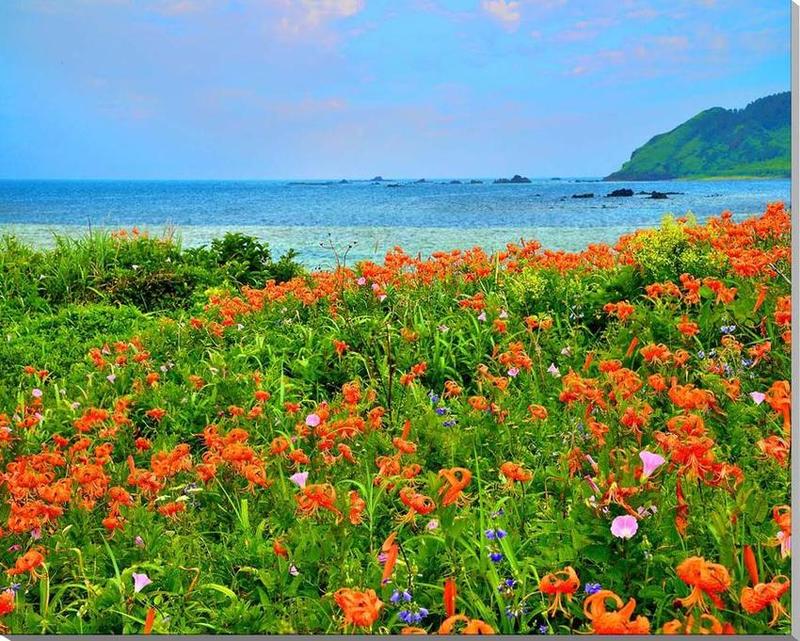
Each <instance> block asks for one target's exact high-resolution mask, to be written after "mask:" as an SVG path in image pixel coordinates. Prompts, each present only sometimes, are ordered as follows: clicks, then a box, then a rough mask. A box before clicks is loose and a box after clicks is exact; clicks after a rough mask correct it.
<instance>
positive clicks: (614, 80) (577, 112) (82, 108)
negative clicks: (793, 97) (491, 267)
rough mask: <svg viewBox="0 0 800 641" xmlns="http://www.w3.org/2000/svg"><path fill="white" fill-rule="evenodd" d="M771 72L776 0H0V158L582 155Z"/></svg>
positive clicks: (13, 173)
mask: <svg viewBox="0 0 800 641" xmlns="http://www.w3.org/2000/svg"><path fill="white" fill-rule="evenodd" d="M789 84H790V3H789V2H788V0H786V1H783V0H2V2H0V178H113V179H119V178H132V179H153V178H155V179H183V178H186V179H195V178H196V179H238V178H276V179H303V178H342V177H344V178H359V177H361V178H371V177H372V176H375V175H378V174H380V175H382V176H384V177H408V178H416V177H440V178H446V177H471V176H478V177H497V176H510V175H513V174H515V173H520V174H523V175H528V176H583V177H589V176H603V175H606V174H608V173H610V172H612V171H614V170H615V169H617V168H618V167H619V166H620V165H621V164H622V162H624V161H625V160H627V159H628V158H629V157H630V154H631V152H632V151H633V149H635V148H636V147H638V146H640V145H642V144H643V143H645V142H646V141H647V140H648V139H649V138H650V137H652V136H653V135H655V134H657V133H660V132H663V131H667V130H670V129H672V128H673V127H675V126H677V125H679V124H680V123H681V122H683V121H684V120H686V119H687V118H690V117H691V116H693V115H695V114H696V113H698V112H699V111H702V110H703V109H707V108H710V107H714V106H721V107H729V108H731V107H737V108H738V107H744V106H745V105H746V104H747V103H748V102H750V101H752V100H754V99H756V98H759V97H761V96H764V95H768V94H772V93H776V92H780V91H787V90H788V89H789Z"/></svg>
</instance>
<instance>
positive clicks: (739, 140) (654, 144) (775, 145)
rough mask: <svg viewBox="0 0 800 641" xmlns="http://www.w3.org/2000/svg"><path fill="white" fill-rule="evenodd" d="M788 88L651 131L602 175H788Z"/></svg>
mask: <svg viewBox="0 0 800 641" xmlns="http://www.w3.org/2000/svg"><path fill="white" fill-rule="evenodd" d="M790 139H791V129H790V94H789V93H788V92H786V93H782V94H776V95H774V96H767V97H765V98H761V99H759V100H756V101H755V102H753V103H751V104H750V105H748V106H747V107H746V108H745V109H742V110H727V109H722V108H720V107H715V108H713V109H708V110H706V111H703V112H701V113H700V114H698V115H696V116H695V117H694V118H691V119H690V120H688V121H686V122H685V123H683V124H681V125H680V126H678V127H676V128H675V129H673V130H672V131H670V132H667V133H664V134H659V135H657V136H655V137H653V138H652V139H651V140H650V141H649V142H647V144H645V145H644V146H642V147H640V148H639V149H637V150H636V151H634V152H633V154H632V155H631V159H630V160H629V161H628V162H626V163H625V164H624V165H623V166H622V169H620V170H619V171H617V172H614V173H613V174H611V175H610V176H608V177H607V178H606V180H667V179H671V178H689V177H691V178H705V177H710V176H719V177H723V176H724V177H727V176H730V177H742V176H752V177H772V176H776V177H777V176H788V175H789V172H790V167H791V154H790Z"/></svg>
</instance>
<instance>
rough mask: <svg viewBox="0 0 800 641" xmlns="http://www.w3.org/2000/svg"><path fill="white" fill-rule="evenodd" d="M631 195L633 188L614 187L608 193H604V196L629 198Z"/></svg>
mask: <svg viewBox="0 0 800 641" xmlns="http://www.w3.org/2000/svg"><path fill="white" fill-rule="evenodd" d="M631 196H633V189H627V188H623V189H615V190H614V191H612V192H611V193H610V194H606V198H630V197H631Z"/></svg>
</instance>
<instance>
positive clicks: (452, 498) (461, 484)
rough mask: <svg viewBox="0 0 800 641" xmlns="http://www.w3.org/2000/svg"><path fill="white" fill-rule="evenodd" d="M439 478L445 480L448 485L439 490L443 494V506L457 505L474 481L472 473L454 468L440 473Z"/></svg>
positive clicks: (464, 469)
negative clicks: (465, 490)
mask: <svg viewBox="0 0 800 641" xmlns="http://www.w3.org/2000/svg"><path fill="white" fill-rule="evenodd" d="M439 478H444V480H445V481H446V483H447V485H445V486H443V487H442V488H441V489H440V490H439V494H442V495H443V496H444V498H443V499H442V505H444V506H448V505H452V504H453V503H455V502H456V501H457V500H458V499H459V497H460V496H461V495H462V493H463V492H464V489H465V488H466V487H467V486H468V485H469V484H470V481H472V472H470V471H469V470H468V469H466V468H463V467H453V468H450V469H449V470H448V469H445V470H440V471H439Z"/></svg>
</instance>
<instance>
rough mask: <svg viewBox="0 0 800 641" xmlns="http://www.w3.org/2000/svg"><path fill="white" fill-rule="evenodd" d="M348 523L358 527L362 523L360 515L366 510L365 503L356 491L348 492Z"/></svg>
mask: <svg viewBox="0 0 800 641" xmlns="http://www.w3.org/2000/svg"><path fill="white" fill-rule="evenodd" d="M349 496H350V514H349V517H350V523H352V524H353V525H359V524H360V523H361V521H362V517H361V513H362V512H363V511H364V510H365V509H366V508H367V502H366V501H365V500H364V499H362V498H361V495H360V494H359V493H358V490H351V491H350V495H349Z"/></svg>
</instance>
